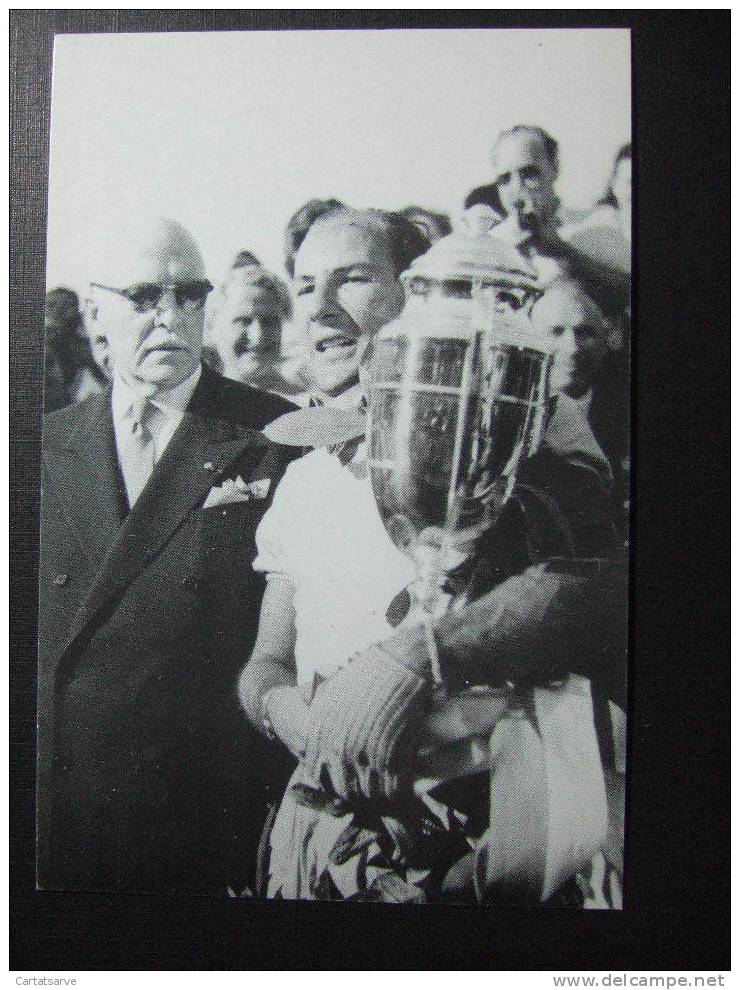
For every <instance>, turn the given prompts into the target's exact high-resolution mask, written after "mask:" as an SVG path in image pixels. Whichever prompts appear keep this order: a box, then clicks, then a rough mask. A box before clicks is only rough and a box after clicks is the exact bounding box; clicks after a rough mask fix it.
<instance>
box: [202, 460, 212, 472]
mask: <svg viewBox="0 0 740 990" xmlns="http://www.w3.org/2000/svg"><path fill="white" fill-rule="evenodd" d="M213 469H214V468H213V461H206V462H205V464H204V465H203V470H204V471H213Z"/></svg>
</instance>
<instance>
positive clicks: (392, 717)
mask: <svg viewBox="0 0 740 990" xmlns="http://www.w3.org/2000/svg"><path fill="white" fill-rule="evenodd" d="M431 695H432V681H431V679H430V677H429V675H428V659H427V656H426V648H425V645H424V634H423V631H422V630H421V629H419V628H414V629H404V630H401V631H400V632H398V633H396V635H395V636H394V637H392V638H391V639H390V640H387V641H386V642H384V643H382V644H380V645H375V646H370V647H368V648H367V649H366V650H363V651H362V652H361V653H358V654H356V655H355V656H354V657H353V658H352V659H351V660H350V662H349V663H348V664H347V666H346V667H344V668H342V669H341V670H339V671H338V672H337V673H336V674H334V675H333V676H332V677H330V678H328V679H327V680H326V681H324V682H323V683H322V684H321V685H320V687H319V688H318V690H317V692H316V694H315V696H314V699H313V701H312V703H311V707H310V709H309V712H308V724H307V739H306V754H305V759H304V766H305V768H306V769H307V770H308V772H309V773H310V774H311V775H312V776H313V778H314V779H315V781H316V783H317V784H319V785H321V786H322V787H324V788H327V789H331V790H332V791H333V792H334V793H335V794H338V795H339V796H340V797H343V798H347V799H349V800H353V799H355V800H357V799H368V800H375V799H378V798H392V797H393V796H394V795H396V794H397V793H398V791H399V789H400V788H402V786H403V781H404V779H405V778H406V777H407V776H408V775H409V774H410V773H411V771H412V766H411V762H412V757H413V752H414V743H415V741H416V738H417V735H418V729H419V725H420V723H421V721H422V719H423V717H424V715H425V714H426V711H427V708H428V703H429V700H430V699H431Z"/></svg>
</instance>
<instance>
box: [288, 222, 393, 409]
mask: <svg viewBox="0 0 740 990" xmlns="http://www.w3.org/2000/svg"><path fill="white" fill-rule="evenodd" d="M293 285H294V295H295V312H296V319H297V320H298V321H299V325H300V326H301V327H302V328H303V330H304V332H305V335H306V344H307V348H308V361H307V374H308V377H309V380H310V381H311V383H312V385H313V387H314V388H316V389H317V390H318V391H320V392H323V393H325V394H326V395H331V396H337V395H340V394H341V393H342V392H344V391H345V390H346V389H348V388H350V387H351V386H352V385H354V384H355V382H357V380H358V375H359V369H360V363H361V361H362V357H363V354H364V353H365V350H366V349H367V347H368V344H369V343H370V341H371V339H372V337H373V335H374V334H375V333H377V331H378V330H379V329H380V328H381V327H382V326H384V325H385V324H386V323H388V322H389V321H390V320H392V319H393V318H394V317H396V316H397V315H398V314H399V313H400V311H401V308H402V306H403V299H404V295H403V289H402V287H401V284H400V282H399V281H398V278H397V273H396V271H395V265H394V259H393V254H392V249H391V243H390V238H389V234H388V231H387V229H386V227H385V224H384V223H383V222H382V220H381V219H379V218H377V217H374V216H373V215H372V214H369V213H362V212H359V211H358V212H351V211H347V212H342V213H336V214H331V215H329V216H326V217H322V218H320V219H319V220H317V221H316V223H315V224H314V225H313V226H312V227H311V228H310V230H309V231H308V233H307V234H306V237H305V239H304V241H303V243H302V244H301V246H300V248H299V249H298V252H297V254H296V259H295V276H294V283H293Z"/></svg>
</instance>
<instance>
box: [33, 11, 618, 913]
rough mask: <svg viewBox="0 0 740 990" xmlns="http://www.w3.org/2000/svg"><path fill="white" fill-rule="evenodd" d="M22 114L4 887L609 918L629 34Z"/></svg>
mask: <svg viewBox="0 0 740 990" xmlns="http://www.w3.org/2000/svg"><path fill="white" fill-rule="evenodd" d="M52 94H53V95H52V129H51V149H50V171H49V234H48V250H47V286H46V287H47V296H46V361H45V418H44V439H43V481H42V526H41V576H40V631H39V698H38V701H39V705H38V728H39V732H38V774H37V795H38V801H37V885H38V887H39V889H44V890H62V891H65V890H70V891H79V890H90V891H116V892H122V893H123V892H125V893H151V892H156V893H162V892H164V893H176V894H183V895H210V896H213V897H255V898H282V899H299V900H335V901H379V902H394V903H405V902H410V903H435V902H448V903H452V904H454V903H492V904H496V903H500V904H507V905H508V904H516V903H524V904H534V905H542V906H543V907H555V908H557V907H564V908H565V907H567V908H580V909H620V908H621V906H622V884H623V877H624V869H625V867H624V862H623V846H624V789H625V772H626V769H625V746H626V721H627V703H626V645H627V633H626V630H627V564H628V555H629V545H628V525H627V521H628V512H629V504H628V502H629V468H630V445H629V397H630V382H629V356H630V340H631V305H630V293H631V254H632V251H631V232H632V219H633V218H632V203H631V169H632V151H631V143H630V142H631V130H630V126H631V125H630V121H631V93H630V34H629V31H626V30H616V29H609V30H605V29H588V30H585V29H584V30H581V29H578V30H576V29H560V30H508V29H507V30H503V29H502V30H493V29H492V30H455V31H447V30H414V31H407V30H394V31H310V32H308V31H306V32H298V31H295V32H293V31H274V32H224V33H188V34H185V33H182V34H178V33H171V34H119V35H115V34H108V35H60V36H57V37H56V39H55V50H54V76H53V91H52ZM627 869H629V863H627Z"/></svg>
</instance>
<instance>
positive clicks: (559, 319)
mask: <svg viewBox="0 0 740 990" xmlns="http://www.w3.org/2000/svg"><path fill="white" fill-rule="evenodd" d="M532 322H533V323H534V325H535V326H536V327H537V328H538V329H540V330H545V329H549V328H551V327H557V326H560V327H577V326H584V325H588V326H592V327H595V328H596V329H602V330H604V332H606V319H605V317H604V315H603V313H602V312H601V310H600V309H599V307H598V306H597V305H596V303H595V302H594V301H593V299H591V298H590V296H588V295H587V294H586V293H585V292H583V291H582V290H581V289H579V288H578V287H577V286H567V287H565V286H563V287H556V288H552V289H549V290H548V291H546V292H545V294H544V295H543V296H541V298H540V299H539V300H538V301H537V302H536V303H535V305H534V308H533V310H532Z"/></svg>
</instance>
